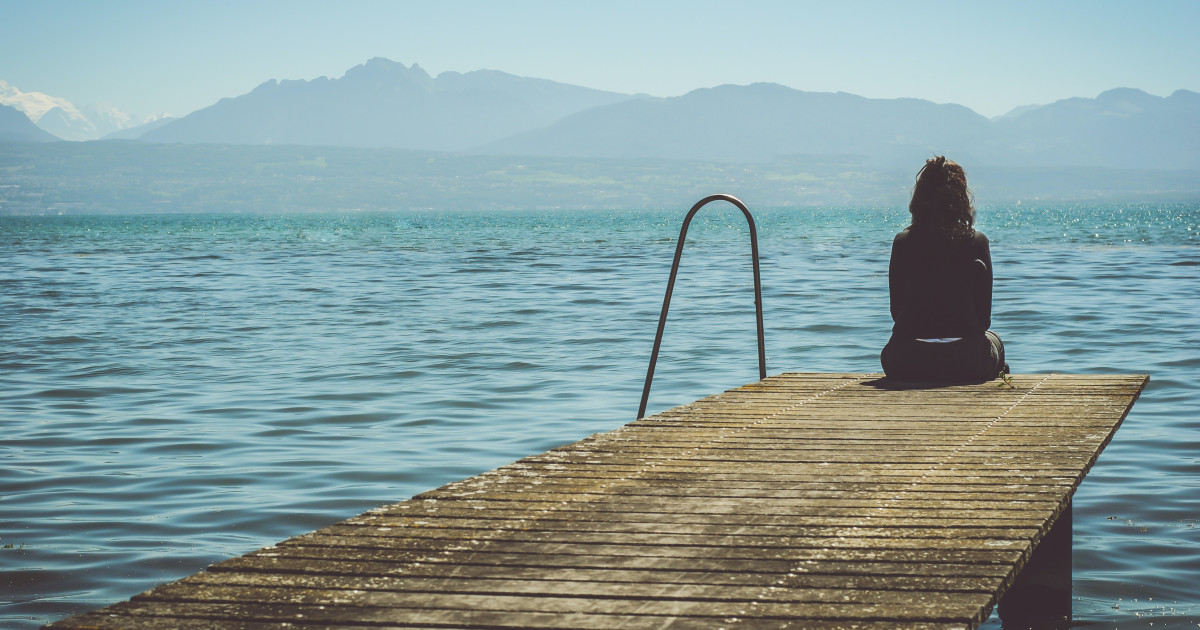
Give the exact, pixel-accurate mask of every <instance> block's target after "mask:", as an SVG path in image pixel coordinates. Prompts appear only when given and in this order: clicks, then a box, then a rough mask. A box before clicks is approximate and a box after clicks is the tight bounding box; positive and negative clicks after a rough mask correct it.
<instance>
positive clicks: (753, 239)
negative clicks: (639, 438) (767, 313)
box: [637, 194, 767, 418]
mask: <svg viewBox="0 0 1200 630" xmlns="http://www.w3.org/2000/svg"><path fill="white" fill-rule="evenodd" d="M717 200H724V201H728V202H729V203H731V204H733V205H735V206H737V207H738V209H739V210H741V211H742V214H744V215H745V216H746V223H748V224H749V225H750V254H751V256H752V258H753V261H754V311H755V313H754V314H755V317H756V319H757V321H758V378H760V379H764V378H767V350H766V345H765V343H764V342H763V314H762V282H761V281H760V280H759V274H758V234H757V232H756V230H755V227H754V217H752V216H750V210H748V209H747V208H746V204H744V203H742V200H741V199H738V198H737V197H734V196H733V195H724V194H718V195H709V196H707V197H705V198H704V199H701V200H700V201H698V202H696V205H694V206H692V209H691V210H690V211H688V213H687V216H686V217H684V219H683V227H682V228H681V229H680V230H679V242H678V243H676V245H675V261H674V262H673V263H671V278H670V279H669V280H667V294H666V296H665V297H663V306H662V314H661V315H659V317H658V334H657V335H655V336H654V351H653V352H651V353H650V367H649V368H647V369H646V386H645V387H644V388H643V389H642V405H641V407H639V408H638V415H637V417H638V418H642V417H644V416H645V415H646V403H647V402H648V401H649V400H650V383H651V381H653V380H654V364H655V363H657V362H658V349H659V347H660V346H661V345H662V336H663V330H665V329H666V327H667V309H669V308H670V307H671V291H672V290H674V288H675V276H676V274H678V272H679V259H680V257H682V256H683V241H684V239H685V238H687V230H688V225H689V224H690V223H691V222H692V217H694V216H696V213H697V212H699V211H700V208H703V207H704V206H705V205H707V204H708V203H710V202H713V201H717Z"/></svg>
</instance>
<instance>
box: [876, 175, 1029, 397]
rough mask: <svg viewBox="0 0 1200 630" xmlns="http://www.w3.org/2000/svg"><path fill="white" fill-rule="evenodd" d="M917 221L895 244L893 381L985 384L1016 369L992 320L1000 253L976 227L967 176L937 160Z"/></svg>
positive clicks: (889, 369)
mask: <svg viewBox="0 0 1200 630" xmlns="http://www.w3.org/2000/svg"><path fill="white" fill-rule="evenodd" d="M908 210H909V212H910V213H912V224H911V225H909V226H908V227H907V228H905V229H904V230H903V231H901V232H900V233H899V234H897V235H896V239H895V240H894V241H893V242H892V260H891V264H890V266H889V267H888V286H889V291H890V294H891V311H892V320H893V321H894V322H895V325H894V326H893V327H892V337H891V339H890V340H889V341H888V343H887V346H885V347H884V349H883V353H882V354H881V355H880V362H881V363H882V364H883V371H884V373H885V374H887V377H888V378H889V379H894V380H900V381H941V382H959V383H963V382H976V383H977V382H983V381H987V380H991V379H993V378H996V377H997V376H999V375H1000V374H1001V373H1002V372H1003V373H1007V372H1008V365H1007V364H1006V363H1005V362H1004V344H1003V343H1002V342H1001V341H1000V336H999V335H997V334H996V333H994V332H992V331H991V330H988V328H989V327H990V326H991V320H992V256H991V252H990V250H989V247H988V239H987V237H986V236H984V235H983V233H982V232H979V231H977V230H975V228H974V227H973V226H974V224H975V209H974V208H973V207H972V206H971V191H970V189H968V188H967V176H966V173H965V172H963V169H962V167H961V166H959V165H958V164H955V163H954V162H951V161H949V160H947V159H946V158H945V157H940V156H939V157H937V158H934V159H932V160H928V161H926V162H925V166H924V167H923V168H922V169H921V171H920V172H919V173H918V174H917V183H916V186H915V187H914V188H913V196H912V202H911V203H909V205H908Z"/></svg>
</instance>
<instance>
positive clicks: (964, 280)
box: [888, 228, 992, 339]
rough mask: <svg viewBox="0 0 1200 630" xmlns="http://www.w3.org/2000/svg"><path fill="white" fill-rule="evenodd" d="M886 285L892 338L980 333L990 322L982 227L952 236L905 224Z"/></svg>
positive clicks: (989, 272)
mask: <svg viewBox="0 0 1200 630" xmlns="http://www.w3.org/2000/svg"><path fill="white" fill-rule="evenodd" d="M975 261H981V262H975ZM888 287H889V292H890V295H891V310H892V321H894V322H895V325H894V326H893V327H892V334H893V335H894V336H896V337H901V338H908V339H931V338H946V337H962V338H974V337H979V336H982V335H983V333H984V332H985V331H987V329H988V328H989V327H991V324H992V255H991V250H990V248H989V246H988V239H987V237H986V236H984V234H983V232H979V231H976V232H975V233H974V236H971V237H962V238H956V239H951V238H949V237H947V236H946V235H944V234H942V233H940V232H935V231H931V230H914V229H913V228H906V229H905V230H904V231H902V232H900V233H899V234H897V235H896V238H895V240H894V241H893V242H892V260H891V264H890V265H889V267H888Z"/></svg>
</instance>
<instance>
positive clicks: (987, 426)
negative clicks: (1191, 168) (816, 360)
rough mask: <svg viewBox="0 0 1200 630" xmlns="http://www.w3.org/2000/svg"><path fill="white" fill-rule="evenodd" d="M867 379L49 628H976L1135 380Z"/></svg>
mask: <svg viewBox="0 0 1200 630" xmlns="http://www.w3.org/2000/svg"><path fill="white" fill-rule="evenodd" d="M879 378H880V377H879V375H871V374H783V375H780V376H775V377H771V378H768V379H766V380H763V381H759V382H756V383H751V384H749V385H746V386H744V387H740V388H738V389H734V390H730V391H728V392H724V393H721V394H717V395H715V396H710V397H708V398H704V399H702V400H699V401H697V402H695V403H692V404H689V405H683V406H681V407H676V408H674V409H670V410H668V411H665V412H663V413H661V414H658V415H656V416H651V417H648V418H644V419H641V420H638V421H637V422H634V423H632V424H629V425H626V426H624V427H622V428H620V429H617V430H615V431H611V432H608V433H602V434H597V435H594V436H591V437H589V438H586V439H584V440H581V441H579V442H576V443H574V444H570V445H567V446H563V447H561V448H557V449H554V450H551V451H548V452H546V453H542V454H540V455H535V456H533V457H528V458H525V459H522V460H520V461H517V462H515V463H513V464H510V465H508V466H504V467H501V468H498V469H496V470H493V471H490V472H487V473H483V474H481V475H478V476H475V477H472V478H470V479H466V480H463V481H459V482H456V483H452V484H449V485H446V486H444V487H441V488H438V489H436V490H432V491H430V492H426V493H424V494H421V495H418V496H416V497H414V498H412V499H410V500H408V501H404V502H402V503H397V504H394V505H388V506H386V507H381V508H378V509H375V510H371V511H370V512H367V513H365V514H362V515H360V516H357V517H355V518H351V519H349V520H347V521H344V522H341V523H338V524H336V525H332V526H330V527H327V528H325V529H322V530H319V531H316V532H313V533H310V534H305V535H303V536H298V537H296V538H293V539H291V540H288V541H285V542H282V543H279V544H278V545H275V546H272V547H268V548H266V549H262V550H259V551H256V552H253V553H250V554H247V555H245V556H242V557H239V558H233V559H230V560H227V561H224V562H221V563H219V564H216V565H214V566H212V567H210V568H209V569H208V570H206V571H204V572H201V573H198V574H196V575H193V576H191V577H188V578H185V579H182V580H179V581H177V582H173V583H170V584H166V585H163V586H159V587H158V588H155V589H153V590H150V591H148V592H146V593H144V594H142V595H138V596H136V597H134V598H133V599H132V600H130V601H128V602H123V603H119V604H115V605H113V606H110V607H108V608H104V609H101V610H98V611H94V612H91V613H87V614H83V615H79V616H76V617H73V618H69V619H66V620H63V621H59V622H58V623H55V624H52V626H50V627H52V628H167V627H169V628H275V627H280V626H285V627H307V626H322V627H329V626H336V627H341V628H360V627H389V628H426V627H454V628H479V627H483V628H499V627H504V628H515V627H521V628H591V629H597V630H608V629H611V628H737V627H753V628H760V627H771V628H807V629H823V628H857V629H868V630H869V629H875V628H879V629H882V628H922V629H942V628H974V627H976V626H978V625H979V624H980V623H982V622H983V621H984V620H985V619H986V618H987V616H988V615H989V613H990V611H991V610H992V608H993V607H994V606H995V605H996V603H997V602H998V601H999V600H1000V598H1001V597H1002V596H1003V595H1004V594H1005V592H1006V591H1008V590H1009V589H1010V587H1012V585H1013V584H1014V582H1017V581H1018V574H1019V573H1020V571H1021V569H1022V568H1023V567H1025V566H1026V564H1027V563H1028V562H1029V561H1030V559H1031V557H1034V552H1035V549H1036V548H1037V547H1038V545H1039V543H1040V542H1042V541H1043V539H1044V538H1045V537H1046V536H1047V534H1048V533H1049V532H1050V531H1051V528H1052V526H1053V525H1054V524H1055V522H1056V520H1057V519H1058V518H1059V517H1060V515H1063V514H1064V513H1065V514H1068V515H1069V511H1068V510H1069V505H1070V503H1069V502H1070V499H1071V496H1072V494H1073V493H1074V491H1075V489H1076V488H1077V487H1078V486H1079V483H1080V482H1081V481H1082V480H1083V477H1084V475H1085V474H1086V473H1087V471H1088V470H1089V468H1091V466H1092V464H1094V463H1095V462H1096V458H1097V457H1098V456H1099V454H1100V451H1101V450H1102V449H1103V448H1104V446H1105V445H1106V444H1108V442H1109V440H1111V439H1112V437H1113V434H1114V433H1115V432H1116V430H1117V428H1118V427H1119V426H1120V424H1121V422H1122V420H1123V419H1124V418H1125V416H1126V414H1127V413H1128V412H1129V409H1130V407H1131V406H1132V405H1133V402H1134V401H1135V400H1136V399H1137V397H1138V395H1139V394H1140V393H1141V391H1142V389H1143V387H1145V384H1146V383H1147V381H1148V379H1147V377H1145V376H1100V375H1084V376H1076V375H1061V374H1051V375H1045V374H1042V375H1018V376H1014V377H1013V384H1014V385H1015V388H1014V389H1009V388H1007V387H997V383H999V381H993V382H991V383H985V384H981V385H961V386H940V387H939V386H927V387H913V386H910V387H899V386H897V385H895V384H891V385H889V383H887V382H886V381H882V380H879ZM1064 522H1066V523H1067V525H1068V527H1067V534H1068V535H1069V522H1068V519H1065V518H1064ZM1067 540H1068V541H1069V537H1068V538H1067ZM1047 546H1048V545H1047ZM1068 548H1069V545H1068ZM1068 553H1069V552H1068ZM1021 579H1024V576H1022V577H1021Z"/></svg>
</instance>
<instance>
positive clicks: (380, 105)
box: [141, 58, 634, 151]
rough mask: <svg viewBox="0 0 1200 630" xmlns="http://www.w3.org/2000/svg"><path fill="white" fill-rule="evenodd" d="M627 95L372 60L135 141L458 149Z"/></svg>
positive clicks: (202, 113)
mask: <svg viewBox="0 0 1200 630" xmlns="http://www.w3.org/2000/svg"><path fill="white" fill-rule="evenodd" d="M631 98H634V97H632V96H630V95H627V94H617V93H613V92H604V91H600V90H593V89H589V88H583V87H577V86H572V85H566V84H563V83H555V82H553V81H546V80H542V79H530V78H524V77H518V76H514V75H511V74H506V73H503V72H498V71H494V70H478V71H474V72H468V73H465V74H460V73H457V72H444V73H442V74H439V75H438V76H437V78H432V77H430V76H429V75H428V74H427V73H426V72H425V71H424V70H422V69H421V68H420V67H419V66H417V65H416V64H414V65H413V66H411V67H405V66H404V64H401V63H396V62H394V61H389V60H387V59H382V58H375V59H372V60H370V61H368V62H367V63H365V64H363V65H360V66H356V67H354V68H351V69H350V70H348V71H347V72H346V74H345V75H344V76H342V77H341V78H338V79H329V78H326V77H321V78H318V79H314V80H312V81H302V80H296V81H275V80H271V81H268V82H266V83H263V84H262V85H259V86H258V87H257V88H255V89H254V90H253V91H251V92H250V93H248V94H244V95H242V96H239V97H237V98H229V99H222V100H221V101H220V102H218V103H216V104H215V105H212V106H210V107H207V108H205V109H202V110H199V111H196V112H193V113H191V114H189V115H187V116H184V117H183V118H180V119H178V120H175V121H173V122H171V123H169V124H165V125H163V126H162V127H159V128H157V129H153V130H150V131H147V132H146V133H145V134H143V135H142V136H141V139H143V140H148V141H152V142H184V143H228V144H298V145H333V146H359V147H402V148H409V149H428V150H436V151H461V150H465V149H469V148H472V147H475V146H479V145H481V144H485V143H488V142H492V141H495V140H499V139H500V138H504V137H506V136H510V135H513V134H516V133H519V132H522V131H527V130H529V129H534V128H537V127H542V126H545V125H549V124H550V123H552V122H554V121H556V120H558V119H559V118H561V117H563V116H566V115H568V114H572V113H574V112H578V111H581V110H585V109H590V108H593V107H599V106H602V105H608V104H611V103H615V102H618V101H624V100H629V99H631Z"/></svg>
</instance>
